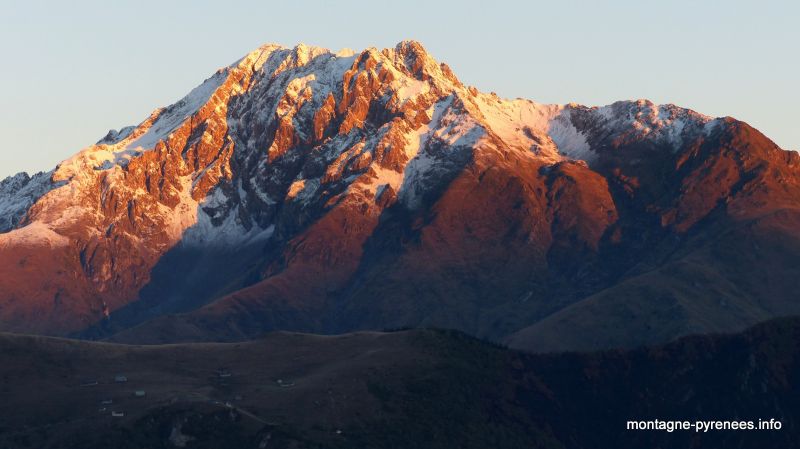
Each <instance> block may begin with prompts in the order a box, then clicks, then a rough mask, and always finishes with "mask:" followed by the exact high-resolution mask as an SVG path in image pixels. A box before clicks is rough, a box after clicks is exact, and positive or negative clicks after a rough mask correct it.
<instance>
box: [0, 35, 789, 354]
mask: <svg viewBox="0 0 800 449" xmlns="http://www.w3.org/2000/svg"><path fill="white" fill-rule="evenodd" d="M798 159H799V158H798V157H797V155H796V154H791V153H789V152H784V151H782V150H780V149H779V148H778V147H777V146H775V145H774V143H772V142H771V141H769V140H768V139H767V138H766V137H764V136H763V135H761V134H760V133H758V132H757V131H756V130H754V129H752V128H751V127H749V126H748V125H746V124H743V123H742V122H738V121H736V120H734V119H731V118H716V119H714V118H711V117H707V116H704V115H702V114H699V113H696V112H694V111H691V110H688V109H683V108H679V107H677V106H674V105H655V104H653V103H651V102H649V101H646V100H637V101H623V102H617V103H614V104H612V105H608V106H604V107H591V108H590V107H584V106H579V105H575V104H567V105H542V104H539V103H535V102H533V101H530V100H521V99H517V100H502V99H500V98H498V97H496V96H495V95H493V94H484V93H481V92H479V91H477V89H475V88H473V87H468V86H464V85H463V84H462V83H461V82H460V81H459V80H458V78H457V77H456V76H455V74H453V72H452V70H450V68H449V67H447V65H446V64H440V63H438V62H437V61H436V60H435V59H434V58H433V57H432V56H431V55H429V54H428V53H427V52H426V51H425V49H424V48H423V47H422V46H421V44H419V43H417V42H414V41H403V42H401V43H399V44H398V45H397V46H396V47H395V48H393V49H383V50H378V49H376V48H369V49H367V50H364V51H362V52H348V51H344V52H338V53H332V52H330V51H329V50H325V49H322V48H319V47H310V46H306V45H298V46H296V47H294V48H287V47H282V46H278V45H273V44H267V45H264V46H262V47H260V48H259V49H257V50H255V51H253V52H251V53H249V54H248V55H246V56H245V57H244V58H242V59H240V60H239V61H237V62H235V63H234V64H232V65H230V66H227V67H223V68H222V69H220V70H218V71H217V72H216V73H215V74H214V75H212V76H211V77H210V78H208V79H207V80H206V81H205V82H204V83H202V84H201V85H200V86H198V87H197V88H195V89H194V90H192V92H190V93H189V94H188V95H187V96H185V97H184V98H182V99H181V100H179V101H178V102H176V103H175V104H173V105H172V106H169V107H166V108H160V109H157V110H156V111H154V112H153V113H152V114H151V115H150V117H148V118H147V119H146V120H145V121H143V122H142V123H141V124H140V125H137V126H134V127H126V128H123V129H122V130H120V131H114V130H112V131H110V132H109V133H108V134H107V135H106V137H104V138H103V139H101V140H100V141H98V143H97V144H96V145H94V146H90V147H87V148H86V149H84V150H82V151H81V152H79V153H77V154H76V155H75V156H73V157H72V158H69V159H67V160H65V161H64V162H63V163H61V164H59V166H58V167H57V168H56V170H55V171H53V172H51V174H50V175H49V180H48V182H49V183H50V184H49V185H48V187H49V190H47V189H40V190H47V191H46V192H44V193H42V194H41V195H40V196H39V197H36V198H35V199H33V197H31V198H32V199H33V200H32V201H31V204H30V205H26V203H25V201H21V202H20V201H16V200H15V201H14V202H13V203H14V204H22V206H20V207H17V209H15V210H16V211H17V212H15V214H16V215H15V216H18V218H17V219H16V220H17V221H18V223H16V224H14V225H13V229H11V230H10V232H6V233H4V234H0V265H2V266H3V267H4V268H5V272H6V274H5V276H0V302H2V301H4V302H2V303H0V306H2V307H0V329H4V330H12V331H36V332H41V333H49V334H60V335H64V334H73V335H83V336H87V337H93V338H105V337H109V336H111V335H113V334H117V333H119V332H122V335H127V337H124V338H132V339H133V340H136V339H144V340H149V339H151V338H155V340H154V342H158V341H160V340H158V339H159V338H162V337H164V335H170V336H169V337H168V338H175V339H177V340H178V341H183V340H185V339H187V338H188V339H192V338H194V339H198V338H199V339H219V338H222V339H230V338H236V339H241V338H248V337H252V336H253V335H258V334H259V333H260V332H263V331H266V330H270V329H280V328H284V329H288V330H304V331H317V332H326V333H327V332H334V333H335V332H346V331H351V330H358V329H376V328H377V329H381V328H385V327H401V326H407V325H411V326H416V325H442V326H444V327H454V328H458V329H462V330H466V331H468V332H470V333H474V334H476V335H479V336H482V337H491V338H497V339H505V338H512V340H511V341H515V342H522V343H519V344H521V345H523V346H526V347H529V348H537V347H539V345H540V342H541V341H548V338H549V337H544V336H540V334H541V332H544V333H545V334H547V335H548V336H550V335H558V334H559V333H563V332H569V329H571V326H573V325H574V324H575V323H576V322H579V321H580V319H581V318H580V317H581V316H583V314H584V313H585V312H583V311H581V312H579V314H578V315H579V316H578V317H572V315H563V314H562V315H556V314H557V313H558V312H559V311H562V310H566V309H565V308H566V307H568V306H572V305H573V304H574V306H573V309H570V310H573V312H570V313H575V312H574V308H575V307H578V306H579V304H580V303H583V300H584V299H586V298H588V297H590V296H592V295H593V294H597V293H598V292H602V291H604V290H608V289H609V288H610V287H613V286H614V285H616V284H617V283H619V282H620V281H624V280H625V279H626V278H628V277H630V275H629V273H637V272H646V271H647V270H648V269H647V266H648V264H656V265H655V267H656V268H658V267H659V266H661V265H659V264H662V265H663V263H665V262H664V261H667V260H668V259H669V257H670V254H673V253H675V251H678V252H680V248H681V247H682V246H681V245H684V243H683V242H684V241H695V242H697V241H700V242H706V243H708V242H712V241H713V238H712V236H710V235H707V234H704V233H707V232H709V231H708V230H709V229H721V230H728V229H733V228H735V227H736V226H740V224H739V223H744V222H747V221H752V220H756V221H757V220H761V221H765V220H767V221H769V220H772V222H771V224H770V225H769V226H768V227H769V228H770V230H775V229H777V230H779V231H780V233H781V234H780V235H785V236H786V238H787V239H789V240H788V241H790V242H791V243H790V244H789V247H790V248H794V233H793V232H791V223H793V222H794V220H796V216H795V215H796V214H795V212H794V211H795V210H796V209H798V208H800V205H798V200H797V198H798V196H797V195H796V193H797V192H798V189H799V188H798V181H797V179H798V175H797V165H798ZM39 179H42V177H41V176H40V178H39ZM4 183H5V181H4ZM40 190H39V191H40ZM8 191H9V192H10V190H8ZM39 191H36V192H34V193H36V194H38V193H39ZM0 192H1V191H0ZM35 196H36V195H34V197H35ZM8 198H16V196H15V194H6V195H5V196H3V195H0V205H2V204H5V203H4V201H5V202H8ZM9 204H10V203H9ZM19 210H24V213H22V214H21V215H20V213H19ZM781 211H785V212H781ZM781 213H783V216H780V214H781ZM770 214H773V215H774V214H778V216H777V218H775V216H773V215H770ZM769 216H773V218H772V219H769V220H768V219H766V218H764V217H769ZM10 223H12V221H9V225H7V226H12V225H11V224H10ZM714 232H716V231H714ZM758 232H761V231H760V230H759V231H758ZM706 243H703V244H706ZM708 244H710V243H708ZM736 244H737V245H742V244H743V243H741V242H738V243H736ZM781 246H786V245H785V242H783V243H781V244H778V245H772V246H770V245H768V246H766V247H767V248H769V250H770V251H773V250H774V251H778V250H781V251H782V250H783V249H781ZM703 257H707V258H710V259H709V260H711V261H713V262H719V258H718V256H717V255H716V254H708V255H704V256H703ZM763 257H766V258H769V256H763ZM23 261H24V263H23ZM31 263H33V264H34V265H36V267H37V273H30V272H29V270H28V269H27V268H26V266H27V267H29V266H30V264H31ZM747 263H753V261H751V260H748V261H747ZM711 265H714V266H715V267H717V268H715V269H717V270H721V272H717V271H715V272H714V273H709V275H708V278H707V279H706V280H703V281H702V282H709V283H728V284H730V283H731V282H733V281H731V279H733V278H731V276H732V274H731V273H729V272H728V271H730V270H729V267H727V266H723V265H725V264H720V263H716V265H715V264H711ZM792 270H793V269H792V268H791V267H789V268H786V267H784V268H780V270H779V271H780V272H781V273H784V274H781V275H780V276H779V277H780V279H781V282H782V283H783V284H785V285H786V286H787V287H786V288H789V287H791V286H792V285H794V284H792V281H790V280H787V279H791V278H792V277H793V275H792V274H790V273H792ZM176 273H177V274H176ZM759 276H761V274H760V273H759ZM42 279H47V281H46V282H45V284H44V286H43V288H41V286H40V285H39V283H40V282H41V280H42ZM20 280H21V281H22V282H20ZM734 281H735V279H734ZM682 282H683V281H681V280H676V281H675V282H674V283H672V284H670V285H675V286H677V285H680V284H681V283H682ZM696 282H698V281H696ZM702 282H701V283H702ZM733 284H735V282H733ZM620 285H622V284H620ZM715 288H716V287H715ZM720 289H721V287H720V288H719V289H717V290H720ZM682 290H684V291H681V292H678V293H675V294H676V295H678V296H679V297H680V296H681V295H684V294H686V291H685V290H686V289H684V288H682ZM695 290H697V291H699V293H700V294H703V291H704V290H707V289H704V288H695ZM723 290H724V289H723ZM400 292H401V293H400ZM626 292H627V293H626V294H625V295H626V296H630V297H631V298H632V299H631V301H634V302H635V303H636V304H639V303H644V304H649V301H648V299H647V298H643V297H641V296H639V295H640V294H639V293H635V294H632V293H631V291H626ZM722 296H723V297H725V298H727V299H726V300H728V301H732V300H733V299H734V298H735V297H739V296H741V297H742V298H738V302H737V304H741V309H742V310H739V311H737V312H736V313H734V315H736V316H737V318H736V319H732V318H731V317H730V315H731V312H729V311H726V310H725V308H724V307H721V308H719V307H718V308H716V309H714V308H711V309H708V310H707V311H711V312H712V315H713V314H719V315H720V318H718V319H712V320H710V322H709V323H705V324H702V325H695V324H690V323H691V322H692V321H691V319H690V318H686V317H689V316H692V315H691V313H690V314H688V315H685V314H684V315H680V314H679V316H678V317H677V318H676V319H677V320H678V321H679V322H680V323H682V324H680V325H677V327H675V328H673V329H672V330H671V331H664V332H660V331H653V332H652V335H657V336H659V337H658V338H661V339H663V338H666V339H669V338H673V337H675V336H678V335H680V334H682V333H686V332H690V331H692V330H703V328H704V327H703V326H706V327H708V328H709V329H712V330H714V329H716V330H726V329H728V330H733V329H735V328H737V326H744V325H748V324H752V323H753V322H755V321H757V320H760V319H763V318H769V317H771V316H779V315H781V314H783V313H789V312H792V311H794V310H795V309H796V306H795V304H794V303H793V302H792V301H791V300H790V298H789V297H788V296H787V293H786V291H783V290H781V291H779V292H778V296H779V297H781V298H782V301H783V302H781V301H778V302H777V303H775V304H772V305H770V306H769V307H766V306H763V304H761V303H763V302H764V300H763V299H760V298H761V296H759V294H758V293H757V292H756V293H751V292H747V293H746V294H742V293H741V291H737V289H736V288H734V287H730V286H729V287H726V291H725V292H723V294H722ZM670 301H671V300H670ZM650 302H651V301H650ZM585 304H588V303H585ZM605 304H606V302H604V303H603V305H602V307H606V306H605ZM676 304H678V308H679V309H681V310H684V311H685V310H687V308H689V309H691V307H693V305H692V303H691V302H687V301H685V300H683V299H678V300H677V302H676ZM580 307H581V308H582V307H583V306H580ZM625 307H627V308H628V309H629V310H632V309H631V307H632V306H631V305H626V306H625ZM175 313H178V314H179V315H172V314H175ZM563 313H564V314H565V313H567V312H563ZM551 315H552V316H554V317H557V316H560V317H562V318H564V317H567V318H564V319H565V320H566V321H565V322H566V323H567V325H566V328H562V327H561V326H555V327H553V326H550V327H547V330H546V331H538V330H537V331H536V332H533V331H528V332H526V333H525V334H524V335H526V337H525V338H521V337H511V335H512V334H514V333H515V332H520V331H522V330H523V329H524V328H526V327H528V326H532V325H535V324H536V323H538V322H539V321H542V320H543V319H545V318H546V317H548V316H551ZM682 316H683V317H682ZM562 318H558V319H562ZM553 319H555V318H553ZM148 320H153V321H152V322H149V321H148ZM185 320H188V321H185ZM637 320H644V321H645V322H647V323H650V321H648V320H649V318H646V317H641V316H638V317H635V318H634V322H636V321H637ZM682 320H688V321H686V322H683V321H682ZM145 322H146V324H145V326H155V327H154V328H153V329H155V330H152V329H151V330H141V332H142V334H139V335H134V334H135V333H136V332H133V333H132V332H131V331H125V329H128V328H132V330H133V329H137V328H136V327H134V326H137V325H139V324H141V323H145ZM178 322H180V323H179V324H178ZM222 323H226V324H222ZM570 323H572V324H570ZM648 325H652V323H650V324H648ZM669 326H672V325H671V324H670V325H669ZM698 326H699V327H698ZM553 329H557V331H554V330H553ZM565 329H566V330H565ZM178 330H180V331H178ZM175 332H177V333H178V334H180V333H181V332H186V334H185V335H171V333H175ZM554 332H555V333H554ZM603 332H609V330H608V329H606V330H603ZM76 333H77V334H76ZM162 334H163V335H162ZM531 335H536V337H531ZM188 336H191V337H190V338H189V337H188ZM117 338H123V337H117ZM627 338H631V341H630V342H626V341H623V340H624V339H622V338H610V339H609V342H608V343H607V344H612V345H618V344H622V345H623V346H624V345H626V343H631V344H638V343H641V342H642V341H641V340H637V338H638V337H636V335H634V336H631V337H627ZM648 338H649V337H647V338H645V340H646V341H650V340H648ZM133 340H131V341H133ZM531 340H534V341H536V343H530V341H531ZM601 340H602V339H601ZM656 341H659V340H658V339H656ZM574 344H576V345H578V346H580V345H582V344H585V342H583V341H581V342H575V343H574ZM544 349H546V348H544Z"/></svg>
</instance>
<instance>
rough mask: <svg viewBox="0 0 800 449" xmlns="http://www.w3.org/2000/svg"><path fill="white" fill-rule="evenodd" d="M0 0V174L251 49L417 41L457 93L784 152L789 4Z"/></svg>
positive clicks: (794, 91) (797, 30)
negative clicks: (609, 116) (754, 140)
mask: <svg viewBox="0 0 800 449" xmlns="http://www.w3.org/2000/svg"><path fill="white" fill-rule="evenodd" d="M66 3H67V2H56V1H8V0H0V55H1V57H2V66H0V68H1V69H0V106H2V107H0V135H2V137H3V138H2V147H0V178H1V177H4V176H5V175H9V174H12V173H15V172H17V171H20V170H28V171H32V170H48V169H50V168H52V167H54V166H55V164H56V163H58V162H59V161H60V160H62V159H64V158H66V157H68V156H69V155H71V154H73V153H74V152H76V151H78V150H79V149H81V148H82V147H85V146H87V145H89V144H92V143H94V142H95V141H96V140H98V139H99V138H101V137H102V136H103V135H104V134H105V133H106V132H107V131H108V130H109V129H111V128H115V129H118V128H120V127H122V126H125V125H130V124H136V123H139V122H140V121H141V120H143V119H144V118H146V117H147V116H148V115H149V113H150V112H151V111H152V110H153V109H155V108H156V107H159V106H164V105H168V104H170V103H172V102H174V101H175V100H177V99H179V98H180V97H182V96H183V95H184V94H186V93H187V92H188V91H189V90H191V89H192V88H193V87H194V86H195V85H197V84H199V83H200V82H201V81H202V80H203V79H205V78H206V77H208V76H209V75H210V74H211V73H212V72H213V71H214V70H216V69H217V68H218V67H221V66H224V65H227V64H229V63H231V62H233V61H235V60H236V59H238V58H239V57H241V56H243V55H244V54H245V53H247V52H248V51H250V50H252V49H254V48H256V47H258V46H259V45H260V44H262V43H266V42H278V43H281V44H284V45H294V44H296V43H298V42H305V43H308V44H313V45H319V46H323V47H328V48H332V49H339V48H342V47H349V48H353V49H356V50H359V49H363V48H365V47H369V46H376V47H381V48H382V47H387V46H394V44H395V43H397V42H398V41H400V40H403V39H416V40H419V41H421V42H422V43H423V44H424V45H425V47H426V48H427V49H428V51H429V52H430V53H432V54H433V55H434V56H435V57H436V58H437V59H438V60H439V61H443V62H447V63H448V64H449V65H450V66H451V67H452V68H453V70H454V71H455V72H456V74H457V75H458V76H459V77H460V78H461V80H462V81H464V82H465V83H467V84H471V85H474V86H477V87H478V88H479V89H481V90H485V91H495V92H497V93H498V94H499V95H501V96H505V97H524V98H530V99H533V100H536V101H539V102H548V103H567V102H577V103H582V104H587V105H599V104H608V103H611V102H613V101H615V100H620V99H633V98H649V99H651V100H653V101H655V102H657V103H675V104H678V105H681V106H685V107H689V108H692V109H695V110H697V111H699V112H702V113H705V114H708V115H713V116H721V115H731V116H734V117H736V118H739V119H742V120H745V121H747V122H749V123H751V124H752V125H754V126H756V127H757V128H759V129H760V130H762V131H763V132H764V133H765V134H766V135H767V136H769V137H771V138H772V139H773V140H775V141H776V142H777V143H778V144H779V145H781V146H782V147H784V148H787V149H798V148H800V126H798V125H797V124H796V123H795V122H796V121H797V119H798V112H797V110H798V109H797V108H798V105H800V83H799V81H800V57H798V55H799V54H800V26H799V25H798V23H800V6H798V4H799V3H800V2H797V1H794V0H793V1H789V0H784V1H765V0H762V1H758V2H742V1H702V0H695V1H682V0H677V1H676V0H673V1H659V2H651V1H642V0H639V1H614V2H599V1H557V0H550V1H547V2H537V1H519V2H504V1H499V0H494V1H490V2H477V1H466V0H462V1H458V2H444V1H434V0H427V1H412V0H403V1H394V2H383V3H381V2H377V1H373V2H370V1H344V0H342V1H335V2H333V1H332V2H322V1H306V2H301V1H280V2H268V1H263V0H262V1H257V2H256V1H253V2H249V1H248V2H245V1H239V2H237V1H216V2H210V1H198V0H195V1H171V0H160V1H149V0H141V1H136V2H122V1H120V2H108V1H76V2H69V3H71V4H69V5H68V4H66Z"/></svg>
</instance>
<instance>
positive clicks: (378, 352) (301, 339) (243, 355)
mask: <svg viewBox="0 0 800 449" xmlns="http://www.w3.org/2000/svg"><path fill="white" fill-rule="evenodd" d="M798 342H800V321H798V320H797V319H787V320H781V321H775V322H770V323H768V324H767V325H762V326H759V327H757V328H754V329H751V330H748V331H747V332H746V333H744V334H740V335H733V336H710V337H709V336H705V337H691V338H686V339H682V340H680V341H678V342H675V343H672V344H669V345H666V346H661V347H654V348H649V349H641V350H636V351H610V352H600V353H592V354H556V355H528V354H524V353H517V352H514V351H509V350H506V349H502V348H498V347H495V346H490V345H487V344H486V343H484V342H480V341H478V340H475V339H473V338H471V337H467V336H465V335H463V334H460V333H457V332H446V331H434V330H413V331H403V332H396V333H388V334H385V333H374V332H373V333H357V334H350V335H342V336H335V337H321V336H313V335H301V334H289V333H274V334H270V335H268V336H266V337H265V338H263V339H260V340H258V341H252V342H245V343H241V344H189V345H166V346H150V347H134V346H125V345H111V344H104V343H91V342H78V341H70V340H60V339H53V338H42V337H25V336H14V335H0V356H2V358H3V364H2V365H0V395H2V397H3V401H0V446H2V447H4V448H8V449H17V448H28V447H31V448H33V447H35V448H40V449H41V448H83V449H90V448H106V447H115V448H129V447H130V448H140V447H151V448H171V447H187V448H206V447H208V448H210V447H214V448H228V447H230V448H258V447H262V448H264V447H266V448H270V447H272V448H316V447H332V448H340V447H341V448H352V447H370V448H400V447H425V448H452V447H463V448H486V447H498V448H532V447H536V448H538V447H552V448H574V449H578V448H586V449H589V448H592V449H596V448H648V449H649V448H654V447H664V448H673V447H685V448H728V447H781V448H794V447H798V444H799V443H798V441H800V440H798V438H797V436H798V428H797V425H798V424H797V423H798V419H800V407H798V404H800V402H798V399H800V390H799V389H798V382H797V377H798V374H799V373H800V365H798V360H800V357H799V356H800V348H798ZM221 374H223V375H225V376H228V377H222V376H221ZM118 375H125V376H126V377H127V382H125V383H116V382H114V378H115V376H118ZM94 381H96V382H97V385H93V382H94ZM82 384H85V385H87V386H81V385H82ZM136 390H144V391H145V393H146V395H145V396H144V397H136V396H134V394H133V392H134V391H136ZM103 402H105V403H103ZM109 402H110V403H109ZM111 411H118V412H124V413H125V416H124V417H121V418H113V417H111V416H110V415H111ZM653 419H660V420H688V421H691V422H692V424H694V422H695V421H696V420H703V421H706V420H713V421H736V422H737V423H738V422H740V421H753V423H754V424H756V423H758V421H759V420H765V421H769V420H770V419H773V420H778V421H780V422H781V424H782V427H781V429H780V430H710V431H705V432H703V431H700V432H696V431H694V430H676V431H674V432H667V431H663V430H662V431H655V430H651V431H634V430H627V429H626V421H628V420H653Z"/></svg>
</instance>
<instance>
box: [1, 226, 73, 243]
mask: <svg viewBox="0 0 800 449" xmlns="http://www.w3.org/2000/svg"><path fill="white" fill-rule="evenodd" d="M69 243H70V240H69V238H67V237H65V236H63V235H61V234H59V233H57V232H55V231H53V229H51V228H50V227H49V226H48V225H46V224H44V223H41V222H38V221H34V222H32V223H30V224H28V225H26V226H23V227H21V228H17V229H14V230H11V231H10V232H6V233H5V234H0V248H7V247H12V246H13V247H25V246H48V247H50V248H56V247H63V246H68V245H69Z"/></svg>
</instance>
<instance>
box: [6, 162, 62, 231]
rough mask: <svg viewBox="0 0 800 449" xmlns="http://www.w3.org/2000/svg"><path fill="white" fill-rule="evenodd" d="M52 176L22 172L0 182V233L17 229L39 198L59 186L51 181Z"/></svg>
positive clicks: (49, 173) (49, 174) (50, 173)
mask: <svg viewBox="0 0 800 449" xmlns="http://www.w3.org/2000/svg"><path fill="white" fill-rule="evenodd" d="M52 174H53V172H47V173H43V172H40V173H36V174H35V175H33V176H29V175H28V174H27V173H24V172H22V173H17V174H16V175H14V176H9V177H8V178H6V179H4V180H3V181H0V233H3V232H8V231H9V230H11V229H13V228H14V227H16V226H17V225H18V224H19V223H20V221H21V220H22V219H23V218H24V216H25V214H26V213H27V212H28V209H30V207H31V206H32V205H33V204H34V203H35V202H36V201H38V200H39V198H41V197H42V196H44V195H45V194H46V193H47V192H49V191H50V190H52V189H53V188H55V187H58V186H59V184H54V183H53V182H52V181H51V180H50V177H51V175H52Z"/></svg>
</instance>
